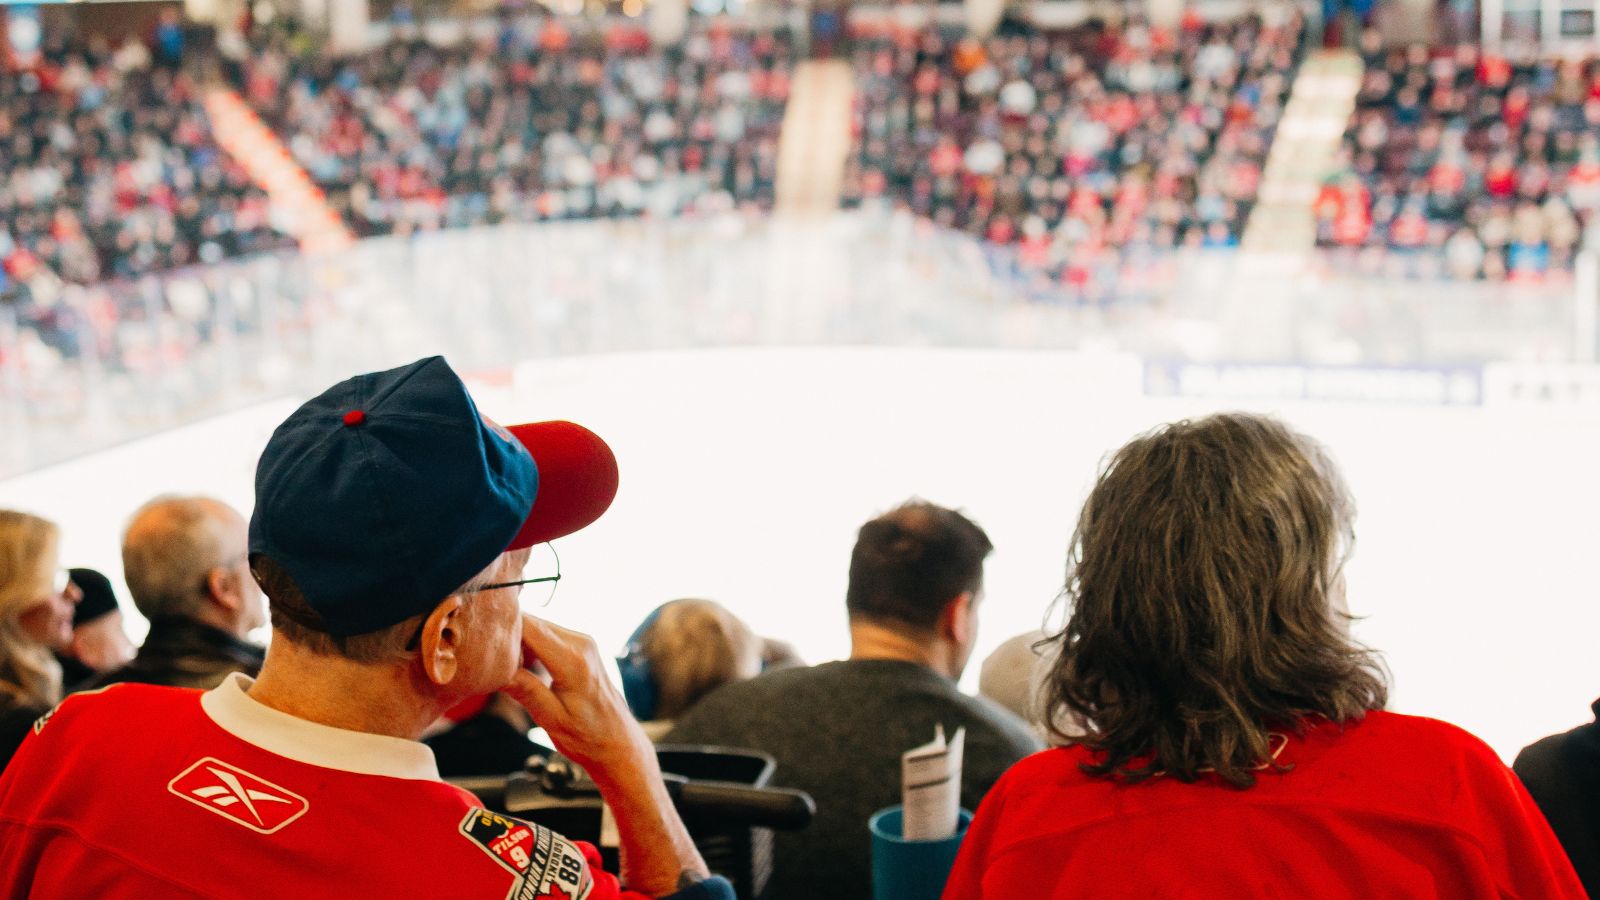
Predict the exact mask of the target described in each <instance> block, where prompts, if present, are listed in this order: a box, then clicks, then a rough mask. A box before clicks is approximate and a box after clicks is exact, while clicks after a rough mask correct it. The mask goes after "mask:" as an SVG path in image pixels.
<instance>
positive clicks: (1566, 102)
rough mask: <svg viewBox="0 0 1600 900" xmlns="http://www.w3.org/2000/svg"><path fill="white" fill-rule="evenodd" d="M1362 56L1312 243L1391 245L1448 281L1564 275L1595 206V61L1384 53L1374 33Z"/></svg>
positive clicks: (1599, 149)
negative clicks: (1340, 162)
mask: <svg viewBox="0 0 1600 900" xmlns="http://www.w3.org/2000/svg"><path fill="white" fill-rule="evenodd" d="M1361 48H1362V55H1363V62H1364V63H1365V66H1366V72H1365V75H1364V77H1363V79H1362V83H1361V89H1360V93H1359V95H1358V96H1357V99H1356V111H1355V114H1354V116H1353V118H1352V120H1351V123H1350V128H1349V131H1348V132H1347V133H1346V135H1345V142H1344V157H1345V159H1344V167H1343V169H1344V170H1343V171H1342V172H1340V173H1338V174H1337V175H1336V177H1334V178H1332V179H1330V180H1329V181H1328V182H1327V183H1326V184H1325V185H1324V187H1323V189H1322V192H1321V194H1320V196H1319V197H1318V199H1317V206H1316V213H1317V222H1318V235H1317V237H1318V242H1319V243H1320V244H1322V245H1324V246H1329V247H1342V248H1352V249H1354V248H1363V247H1382V248H1387V249H1388V250H1390V251H1394V252H1397V253H1399V254H1401V255H1402V256H1403V257H1410V258H1413V259H1414V260H1415V261H1416V264H1417V266H1419V267H1422V266H1428V267H1430V271H1428V272H1427V274H1439V272H1438V269H1440V268H1441V267H1442V268H1443V269H1444V271H1445V272H1446V273H1447V274H1448V275H1450V276H1452V277H1455V278H1480V277H1481V278H1485V279H1490V280H1501V279H1517V280H1538V279H1541V278H1544V277H1546V276H1548V275H1550V274H1551V273H1558V272H1564V271H1568V270H1570V269H1571V267H1572V263H1573V257H1574V253H1575V251H1576V250H1577V248H1578V246H1579V243H1580V240H1581V238H1582V236H1583V229H1584V227H1585V226H1586V225H1587V224H1588V223H1590V222H1591V221H1592V220H1593V218H1594V214H1595V211H1596V210H1597V209H1600V138H1597V134H1600V132H1597V128H1600V61H1596V60H1594V59H1576V60H1572V59H1568V60H1560V59H1548V58H1537V57H1534V56H1532V55H1528V56H1519V57H1514V58H1504V57H1500V56H1495V55H1491V54H1486V53H1483V52H1482V51H1481V50H1480V49H1479V48H1478V47H1477V46H1475V45H1472V44H1462V45H1460V46H1456V47H1445V48H1436V49H1430V48H1427V47H1423V46H1420V45H1417V46H1411V47H1405V48H1385V47H1384V45H1383V42H1382V40H1381V38H1380V36H1379V35H1378V34H1377V32H1375V31H1368V32H1366V33H1365V34H1364V35H1363V38H1362V44H1361Z"/></svg>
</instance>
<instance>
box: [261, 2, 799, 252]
mask: <svg viewBox="0 0 1600 900" xmlns="http://www.w3.org/2000/svg"><path fill="white" fill-rule="evenodd" d="M297 43H298V39H297V38H296V37H295V36H294V35H291V34H287V33H275V34H273V35H271V36H269V37H268V38H267V40H266V46H263V47H260V48H258V49H257V50H256V52H254V53H253V54H252V55H251V57H250V60H249V63H248V65H247V66H246V68H245V76H244V78H245V84H244V93H245V96H246V98H247V99H248V100H249V102H250V103H251V104H253V105H254V106H255V107H256V108H257V109H258V110H260V111H261V112H262V113H263V115H264V117H265V118H266V119H267V121H269V122H271V123H273V124H274V125H275V127H276V129H277V131H278V133H279V134H281V135H285V136H286V138H287V141H288V144H289V147H290V150H291V152H292V153H293V155H294V158H295V159H296V160H297V161H298V162H299V163H300V164H301V165H302V166H304V167H305V168H306V170H307V171H308V172H309V173H310V175H311V176H312V178H313V179H315V180H316V181H317V182H318V183H319V184H321V185H322V186H324V188H325V189H326V190H327V191H328V192H329V194H330V196H331V197H333V198H334V201H335V203H336V204H337V205H338V206H339V207H340V208H341V211H342V212H344V213H345V215H346V217H347V219H348V220H349V221H350V223H351V225H352V226H354V227H355V228H356V230H357V232H358V233H361V234H384V233H389V232H392V231H402V232H409V231H413V230H416V229H419V228H422V229H426V228H437V227H461V226H472V225H486V224H493V223H496V222H503V221H539V220H546V219H562V218H593V217H599V216H633V215H641V214H650V215H676V214H682V213H686V212H691V211H694V210H698V209H710V210H720V209H728V208H734V207H736V206H746V205H751V206H755V207H759V208H770V206H771V205H772V199H773V183H774V180H775V177H776V170H777V136H778V126H779V124H780V122H781V119H782V116H783V108H784V102H785V100H786V99H787V97H788V93H789V78H790V68H791V66H792V64H793V57H794V49H793V46H792V44H791V42H790V41H789V40H788V39H787V36H786V35H785V34H784V33H782V32H777V33H761V34H751V33H742V32H735V31H732V30H730V29H728V28H727V27H724V26H722V25H720V24H719V25H715V26H713V27H710V28H706V29H703V30H696V31H695V32H694V33H692V34H690V35H689V36H688V37H687V38H686V39H685V40H684V42H683V43H682V44H681V45H678V46H674V47H670V48H655V47H652V46H651V42H650V39H649V37H648V35H646V34H645V33H644V31H643V30H642V29H641V28H639V27H637V26H636V25H633V24H623V23H611V24H610V25H609V26H607V27H605V28H604V29H601V30H588V31H574V30H572V29H570V28H569V27H568V26H566V25H563V24H561V23H560V22H558V21H556V20H553V19H552V20H522V21H518V22H512V23H506V24H505V25H504V26H503V27H502V28H500V29H499V31H498V34H497V35H496V36H495V37H493V38H489V37H484V38H483V39H481V40H473V39H469V40H466V41H464V42H462V43H461V44H460V45H457V46H454V47H437V46H433V45H431V44H429V43H427V42H425V41H423V40H421V39H420V38H409V39H408V38H401V39H397V40H396V41H394V42H392V43H390V44H388V45H386V46H382V47H378V48H376V49H374V50H372V51H370V52H368V53H365V54H362V55H359V56H356V57H352V58H348V59H337V58H329V57H326V56H323V55H320V54H317V53H315V52H314V51H313V52H305V51H304V50H303V49H297Z"/></svg>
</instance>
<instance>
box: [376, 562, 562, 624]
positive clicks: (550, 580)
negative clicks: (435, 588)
mask: <svg viewBox="0 0 1600 900" xmlns="http://www.w3.org/2000/svg"><path fill="white" fill-rule="evenodd" d="M539 546H542V547H544V548H545V549H546V550H548V551H549V553H550V558H551V560H553V561H554V563H555V570H556V573H555V574H554V575H541V576H539V577H538V578H519V579H517V580H516V581H499V582H495V583H494V584H484V585H479V586H478V587H473V588H467V589H465V590H461V591H457V592H456V593H458V594H478V593H482V592H483V591H498V590H501V589H503V588H517V589H518V590H517V603H518V605H519V606H523V605H524V604H523V603H522V594H523V593H525V592H524V591H523V590H522V588H524V587H526V586H527V585H530V584H548V585H550V590H549V592H548V593H546V594H545V595H544V596H543V598H542V599H540V600H539V601H538V603H536V604H534V608H536V609H543V608H544V607H546V606H549V605H550V601H551V599H553V598H554V597H555V595H556V585H557V584H559V583H560V581H561V556H560V555H559V554H558V553H556V548H555V546H554V545H553V544H550V543H549V542H546V543H544V544H540V545H539ZM529 562H530V563H531V562H532V560H531V559H530V560H529ZM426 627H427V621H426V620H424V621H423V622H420V623H418V625H417V633H416V634H414V635H412V636H411V640H409V641H407V642H406V649H407V650H415V649H417V648H418V647H420V646H422V630H423V629H424V628H426Z"/></svg>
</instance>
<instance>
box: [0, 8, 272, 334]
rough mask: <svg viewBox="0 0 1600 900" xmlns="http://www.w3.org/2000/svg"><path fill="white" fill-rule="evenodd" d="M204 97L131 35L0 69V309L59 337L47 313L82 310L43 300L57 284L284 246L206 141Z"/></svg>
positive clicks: (59, 49)
mask: <svg viewBox="0 0 1600 900" xmlns="http://www.w3.org/2000/svg"><path fill="white" fill-rule="evenodd" d="M161 46H162V45H161V44H160V43H159V42H157V43H156V44H155V48H156V49H157V50H159V49H160V47H161ZM204 90H205V87H204V85H203V83H202V82H201V81H200V80H199V79H198V78H197V76H196V74H195V73H194V72H192V71H190V70H188V69H186V68H184V67H182V66H181V65H178V64H177V63H176V60H173V59H170V58H166V57H165V55H164V54H161V53H159V52H157V53H153V52H152V49H151V48H148V47H146V46H145V45H144V44H143V43H141V42H140V41H138V40H134V39H130V40H128V41H126V42H125V43H122V44H120V45H118V46H111V45H109V44H108V43H106V42H105V41H103V40H100V39H90V40H78V39H76V38H72V37H68V36H64V35H60V34H50V35H48V37H47V40H46V42H45V45H44V46H43V47H42V49H41V52H40V58H39V61H38V63H37V64H36V65H35V66H33V67H31V68H29V69H25V70H23V69H9V68H4V67H0V299H3V300H4V301H5V302H6V303H7V305H14V306H15V307H17V308H20V309H22V310H23V316H22V318H23V319H24V322H26V321H27V320H28V319H29V317H30V315H31V316H34V317H38V318H40V319H42V320H44V321H39V322H37V323H36V324H37V325H38V326H39V327H40V330H41V331H42V332H43V333H45V334H54V335H61V334H66V333H67V332H68V330H67V329H63V328H59V327H52V323H51V322H50V321H48V320H49V319H50V318H51V317H52V316H57V315H75V314H88V311H86V310H70V309H67V308H65V307H61V306H59V305H57V304H55V302H54V301H55V299H56V296H57V294H58V293H59V290H60V285H61V282H63V281H65V282H68V283H78V284H84V283H92V282H97V281H103V280H109V279H119V278H137V277H139V276H142V275H145V274H147V273H151V272H159V271H164V270H168V269H172V268H176V267H181V266H186V265H191V264H195V263H210V262H216V261H218V260H221V259H224V258H227V257H232V256H238V255H242V254H250V253H256V252H259V251H263V250H269V249H277V248H282V247H285V246H292V242H291V241H289V240H288V239H287V238H286V237H285V236H284V235H283V234H282V233H281V232H278V231H276V230H275V229H274V228H273V227H272V223H271V220H270V216H269V209H268V204H267V200H266V196H265V194H264V193H262V191H261V190H259V189H258V188H256V187H255V186H253V185H252V184H251V183H250V180H249V178H248V176H246V174H245V173H244V171H243V170H242V169H241V168H240V167H239V166H238V165H237V164H236V163H234V162H233V161H231V160H230V159H229V158H228V157H227V156H226V155H224V153H223V152H222V150H221V149H220V148H219V147H218V146H217V145H216V143H215V142H214V140H213V138H212V134H211V130H210V126H209V123H208V121H207V119H206V114H205V111H204V108H203V100H204V97H203V94H204ZM58 349H61V350H63V351H69V352H70V348H67V347H60V348H58Z"/></svg>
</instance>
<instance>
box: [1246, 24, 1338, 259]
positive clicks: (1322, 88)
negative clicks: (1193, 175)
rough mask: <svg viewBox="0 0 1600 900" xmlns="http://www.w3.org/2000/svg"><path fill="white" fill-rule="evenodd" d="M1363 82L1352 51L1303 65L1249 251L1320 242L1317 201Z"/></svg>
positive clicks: (1249, 232) (1272, 156)
mask: <svg viewBox="0 0 1600 900" xmlns="http://www.w3.org/2000/svg"><path fill="white" fill-rule="evenodd" d="M1360 87H1361V59H1360V57H1358V56H1356V55H1355V54H1354V53H1352V52H1350V51H1348V50H1325V51H1321V52H1318V53H1316V54H1314V55H1313V56H1312V57H1311V58H1310V59H1309V60H1307V61H1306V63H1305V65H1303V66H1301V67H1300V74H1299V75H1298V76H1297V77H1296V78H1295V80H1294V86H1293V87H1292V88H1291V90H1290V93H1289V103H1288V105H1287V106H1286V107H1285V108H1284V114H1283V120H1282V121H1281V122H1279V123H1278V130H1277V135H1276V136H1275V137H1274V139H1273V142H1272V150H1271V152H1270V153H1269V154H1268V156H1267V165H1266V170H1265V171H1264V172H1263V173H1262V177H1261V189H1260V192H1259V194H1258V200H1257V203H1256V207H1255V209H1254V211H1253V212H1252V213H1251V216H1250V222H1249V224H1248V226H1247V227H1246V228H1245V233H1244V240H1243V242H1242V246H1243V247H1244V249H1245V250H1247V251H1249V250H1253V251H1258V252H1268V253H1272V252H1279V253H1281V252H1290V253H1294V252H1304V251H1307V250H1310V249H1311V248H1313V247H1315V246H1316V241H1317V235H1316V222H1315V218H1314V216H1313V214H1312V204H1313V203H1314V202H1315V201H1316V198H1317V190H1318V188H1319V187H1320V186H1321V184H1322V179H1323V177H1324V176H1325V175H1327V173H1328V172H1329V171H1331V170H1332V169H1333V167H1334V166H1335V165H1336V164H1337V161H1338V154H1339V144H1340V142H1341V141H1342V140H1343V139H1344V132H1345V126H1346V124H1347V123H1348V122H1349V121H1350V114H1351V113H1353V112H1354V111H1355V106H1356V92H1357V91H1358V90H1359V89H1360Z"/></svg>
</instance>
